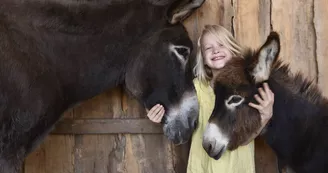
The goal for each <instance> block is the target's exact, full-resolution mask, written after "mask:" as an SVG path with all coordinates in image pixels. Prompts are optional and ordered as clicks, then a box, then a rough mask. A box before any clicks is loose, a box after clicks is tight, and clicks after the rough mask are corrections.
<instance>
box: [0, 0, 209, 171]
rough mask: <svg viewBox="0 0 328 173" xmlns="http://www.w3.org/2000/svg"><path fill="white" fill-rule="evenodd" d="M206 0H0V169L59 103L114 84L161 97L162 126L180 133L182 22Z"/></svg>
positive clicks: (45, 126)
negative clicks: (163, 111) (162, 108)
mask: <svg viewBox="0 0 328 173" xmlns="http://www.w3.org/2000/svg"><path fill="white" fill-rule="evenodd" d="M203 1H204V0H189V1H188V0H181V1H180V0H98V1H86V0H0V172H1V173H16V172H18V171H19V168H20V166H21V163H22V161H23V159H24V158H25V157H26V155H27V154H28V153H29V152H31V151H32V150H33V148H35V147H36V146H38V144H39V143H40V141H42V139H43V138H44V136H45V135H47V134H48V132H49V131H50V130H51V129H52V127H53V125H54V124H55V122H57V121H58V120H59V119H60V117H61V115H62V114H63V112H64V111H66V110H67V109H69V108H71V107H72V106H74V105H75V104H76V103H78V102H81V101H83V100H86V99H89V98H91V97H93V96H95V95H97V94H100V93H101V92H103V91H104V90H107V89H109V88H112V87H115V86H118V85H122V86H124V87H125V88H126V90H127V92H129V93H131V94H132V95H133V96H134V97H135V98H136V99H138V100H139V101H140V103H141V104H143V105H144V106H145V108H148V109H150V108H151V107H152V106H153V105H155V104H156V103H161V104H163V105H164V107H165V109H166V115H165V120H164V121H163V130H164V134H165V135H166V136H167V137H168V139H170V140H172V141H173V142H174V143H176V144H180V143H183V142H186V141H187V140H188V139H189V138H190V136H191V134H192V132H193V130H194V127H195V125H196V122H197V117H198V102H197V98H196V92H195V90H194V86H193V83H192V76H191V74H189V73H188V72H187V70H186V69H188V68H187V65H188V62H189V58H190V55H191V52H192V42H191V40H190V39H189V37H188V33H187V31H186V30H185V28H184V27H183V25H182V24H181V23H180V21H182V20H183V19H185V18H186V17H188V16H189V14H191V12H192V11H194V9H196V8H198V7H199V6H200V5H201V4H202V3H203ZM59 147H60V146H59Z"/></svg>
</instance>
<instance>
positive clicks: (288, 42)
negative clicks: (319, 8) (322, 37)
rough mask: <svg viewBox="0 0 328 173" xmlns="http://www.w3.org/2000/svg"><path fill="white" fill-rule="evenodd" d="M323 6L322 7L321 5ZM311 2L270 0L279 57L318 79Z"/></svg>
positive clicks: (312, 77) (307, 75)
mask: <svg viewBox="0 0 328 173" xmlns="http://www.w3.org/2000/svg"><path fill="white" fill-rule="evenodd" d="M323 8H324V7H323ZM313 17H314V14H313V1H310V0H307V1H304V0H303V1H296V0H292V1H286V0H274V1H272V26H273V29H274V30H276V31H278V32H279V34H280V35H281V51H280V58H282V59H283V60H284V61H285V62H289V63H290V64H291V70H292V72H294V73H295V72H297V71H302V72H303V73H304V75H305V76H306V77H309V78H310V79H313V80H314V81H315V82H317V81H316V80H317V62H316V60H315V51H316V50H315V39H316V35H315V32H314V26H313Z"/></svg>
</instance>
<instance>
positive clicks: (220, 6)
mask: <svg viewBox="0 0 328 173" xmlns="http://www.w3.org/2000/svg"><path fill="white" fill-rule="evenodd" d="M233 12H234V11H233V9H232V5H231V1H230V0H206V1H205V2H204V4H203V5H202V6H201V7H200V8H199V9H197V10H196V11H195V13H193V14H192V15H191V16H190V17H189V18H188V19H187V20H185V21H184V26H185V27H186V28H187V31H188V33H189V35H190V37H191V39H192V41H193V42H194V43H197V40H198V37H199V36H200V34H201V31H202V29H203V28H204V26H205V25H207V24H218V25H222V26H224V27H226V28H227V29H228V30H231V29H232V25H231V23H232V22H231V21H232V17H233Z"/></svg>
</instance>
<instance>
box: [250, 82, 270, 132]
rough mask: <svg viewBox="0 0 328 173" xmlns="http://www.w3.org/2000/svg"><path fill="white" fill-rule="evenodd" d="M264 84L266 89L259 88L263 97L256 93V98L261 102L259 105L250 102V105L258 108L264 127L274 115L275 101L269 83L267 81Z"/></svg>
mask: <svg viewBox="0 0 328 173" xmlns="http://www.w3.org/2000/svg"><path fill="white" fill-rule="evenodd" d="M263 85H264V90H263V89H262V88H259V93H260V95H261V97H260V96H259V95H258V94H255V96H254V98H255V100H256V101H257V102H258V103H260V104H259V105H257V104H254V103H249V106H251V107H253V108H255V109H257V110H258V111H259V112H260V114H261V124H262V127H264V126H265V125H266V123H267V122H268V121H269V120H270V118H271V117H272V113H273V112H272V110H273V103H274V94H273V93H272V91H271V90H270V88H269V85H268V84H267V83H264V84H263Z"/></svg>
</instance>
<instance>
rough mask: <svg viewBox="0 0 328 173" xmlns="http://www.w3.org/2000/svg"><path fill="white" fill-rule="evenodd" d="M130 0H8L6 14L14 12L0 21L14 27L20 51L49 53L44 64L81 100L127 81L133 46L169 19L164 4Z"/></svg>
mask: <svg viewBox="0 0 328 173" xmlns="http://www.w3.org/2000/svg"><path fill="white" fill-rule="evenodd" d="M59 2H60V3H59ZM124 2H125V3H128V2H129V1H124ZM124 2H122V4H119V3H116V4H110V5H109V4H97V3H96V2H94V3H88V2H85V3H86V4H83V3H81V5H80V4H79V3H78V2H76V3H73V2H70V3H64V1H53V2H50V3H46V2H43V1H30V2H25V1H24V2H23V1H22V2H21V1H5V2H4V3H6V4H5V5H3V7H6V9H5V8H1V7H0V10H1V11H2V12H0V16H1V15H2V13H3V15H4V16H8V17H6V18H3V20H2V18H0V26H2V25H3V26H5V27H7V28H11V31H7V32H10V34H8V35H11V36H12V39H14V40H15V42H16V43H17V44H20V45H19V47H20V48H21V49H20V50H19V51H21V52H24V53H25V54H27V55H28V56H34V59H45V62H46V63H45V64H43V67H44V68H49V69H51V70H52V71H53V72H54V73H55V76H56V77H57V78H58V79H54V80H59V81H60V83H61V84H62V87H63V90H64V92H65V95H66V96H67V97H69V98H67V99H68V100H70V102H76V101H80V100H83V99H87V98H90V97H92V96H94V95H96V94H99V93H101V92H103V91H104V90H106V89H109V88H112V87H114V86H117V85H118V84H122V82H123V79H124V73H125V69H126V64H127V62H128V61H129V57H133V56H132V55H129V54H128V52H129V49H130V48H132V47H133V45H136V44H137V43H140V42H141V41H142V39H143V38H144V37H145V35H146V34H147V33H149V32H151V31H152V30H153V29H154V28H158V27H159V26H160V25H162V24H163V23H164V20H162V15H163V13H162V12H163V9H162V8H159V7H155V6H150V5H147V4H141V3H139V4H138V3H136V4H134V2H132V3H130V4H129V5H127V4H124ZM143 5H144V6H143ZM146 5H147V6H146ZM138 6H140V8H137V7H138ZM141 7H142V8H141ZM145 9H146V10H145ZM139 19H144V20H142V21H140V20H139ZM161 20H162V21H163V22H158V21H161ZM149 26H152V28H150V27H149ZM0 28H1V27H0ZM9 39H10V38H9ZM30 52H36V53H37V55H29V53H30Z"/></svg>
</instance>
